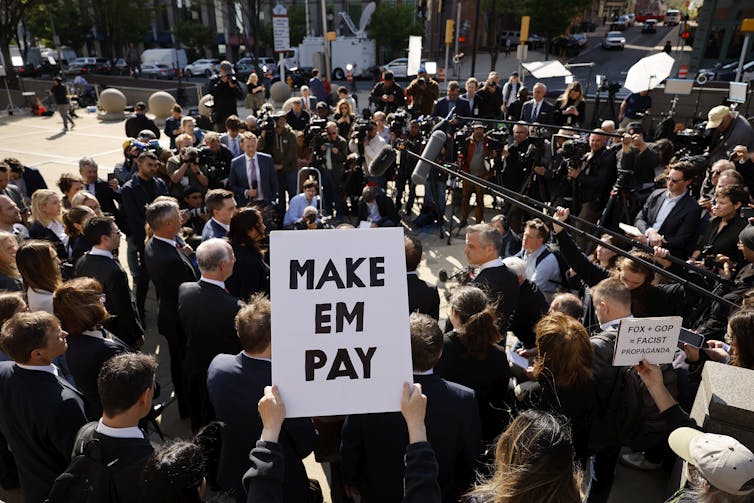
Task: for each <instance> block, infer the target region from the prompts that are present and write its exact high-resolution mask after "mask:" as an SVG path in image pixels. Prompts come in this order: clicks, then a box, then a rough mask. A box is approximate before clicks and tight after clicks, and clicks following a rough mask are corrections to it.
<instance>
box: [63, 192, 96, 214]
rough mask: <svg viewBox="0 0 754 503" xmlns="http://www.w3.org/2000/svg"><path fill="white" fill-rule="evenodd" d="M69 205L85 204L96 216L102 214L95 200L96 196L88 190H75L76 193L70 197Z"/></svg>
mask: <svg viewBox="0 0 754 503" xmlns="http://www.w3.org/2000/svg"><path fill="white" fill-rule="evenodd" d="M71 206H87V207H89V208H91V209H92V211H93V212H94V214H95V215H96V216H98V217H101V216H104V215H103V214H102V207H101V206H100V204H99V201H98V200H97V196H95V195H94V194H92V193H91V192H89V191H88V190H80V191H78V192H76V195H75V196H73V199H71Z"/></svg>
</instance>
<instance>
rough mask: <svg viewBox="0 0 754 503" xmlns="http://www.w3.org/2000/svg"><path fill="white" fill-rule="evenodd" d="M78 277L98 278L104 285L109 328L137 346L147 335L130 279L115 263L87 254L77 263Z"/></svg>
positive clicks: (100, 256) (75, 271) (112, 260)
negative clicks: (109, 315)
mask: <svg viewBox="0 0 754 503" xmlns="http://www.w3.org/2000/svg"><path fill="white" fill-rule="evenodd" d="M74 274H75V276H76V277H79V276H86V277H89V278H94V279H96V280H97V281H99V282H100V284H101V285H102V291H103V293H104V294H105V308H106V309H107V312H108V313H110V314H111V315H112V316H111V317H110V319H109V320H107V323H106V326H107V328H108V329H109V330H110V331H112V332H113V333H114V334H115V335H117V336H118V338H119V339H121V340H122V341H123V342H125V343H127V344H131V345H133V344H134V343H135V342H136V341H137V340H139V339H140V338H141V336H142V335H144V328H142V325H141V320H140V319H139V311H138V310H137V309H136V303H135V302H134V297H133V294H132V293H131V287H130V286H129V283H128V275H127V274H126V271H125V270H124V269H123V268H122V267H121V265H120V264H119V263H118V262H117V261H115V260H114V259H111V258H108V257H103V256H102V255H91V254H89V253H87V254H86V255H84V256H83V257H81V258H80V259H79V260H78V262H76V267H75V269H74Z"/></svg>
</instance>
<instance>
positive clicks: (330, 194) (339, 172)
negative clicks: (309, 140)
mask: <svg viewBox="0 0 754 503" xmlns="http://www.w3.org/2000/svg"><path fill="white" fill-rule="evenodd" d="M312 151H313V152H314V163H313V164H314V165H315V166H317V167H318V168H319V170H320V173H321V174H322V180H321V182H322V190H323V191H324V204H323V206H322V213H323V214H324V215H328V216H329V215H333V210H335V211H336V212H337V215H338V218H339V219H340V218H342V216H343V213H344V212H345V205H344V204H343V201H344V196H343V195H344V191H345V188H344V186H343V178H344V176H345V166H346V156H347V155H348V145H347V144H346V140H345V138H342V137H341V136H340V135H339V134H338V125H337V124H336V123H335V122H332V121H330V122H328V123H327V125H326V126H325V131H324V132H323V133H320V135H319V136H318V137H317V138H316V141H315V142H314V144H313V145H312Z"/></svg>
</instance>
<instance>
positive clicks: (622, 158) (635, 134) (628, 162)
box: [618, 122, 660, 190]
mask: <svg viewBox="0 0 754 503" xmlns="http://www.w3.org/2000/svg"><path fill="white" fill-rule="evenodd" d="M618 165H619V166H620V167H621V169H624V170H626V171H631V172H633V176H632V177H631V178H632V181H631V186H632V187H633V188H635V189H637V190H640V189H642V188H644V187H653V186H654V180H655V176H656V173H655V171H656V170H657V168H658V167H659V166H660V156H659V154H656V153H655V152H653V151H652V149H651V148H649V145H647V144H646V142H644V129H643V128H642V127H641V124H639V123H638V122H632V123H631V124H629V125H628V128H627V129H626V134H624V135H623V143H622V149H621V151H620V153H619V154H618Z"/></svg>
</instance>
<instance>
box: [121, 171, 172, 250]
mask: <svg viewBox="0 0 754 503" xmlns="http://www.w3.org/2000/svg"><path fill="white" fill-rule="evenodd" d="M152 180H154V193H153V194H150V192H149V191H148V190H147V188H146V186H145V184H147V183H148V182H145V181H144V180H142V179H141V178H139V175H138V173H137V174H134V176H132V177H131V179H130V180H128V181H127V182H126V183H125V184H124V185H123V189H121V198H122V201H123V204H122V206H121V209H122V211H123V213H124V215H125V219H124V220H125V221H126V222H127V223H128V231H129V232H130V233H131V234H130V236H131V237H132V238H133V240H134V241H135V242H137V243H141V242H143V241H144V240H145V239H146V231H145V230H144V226H145V225H146V224H147V214H146V212H147V210H146V206H147V205H148V204H149V203H151V202H152V201H154V200H155V198H156V197H157V196H166V195H168V187H167V185H165V182H163V181H162V180H160V179H159V178H157V177H154V178H153V179H152ZM121 230H124V229H121Z"/></svg>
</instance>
